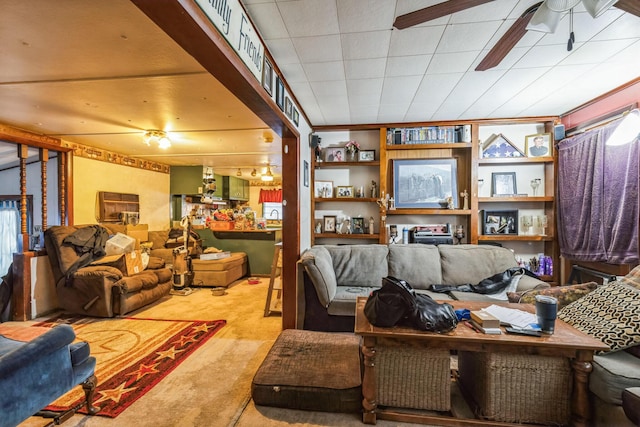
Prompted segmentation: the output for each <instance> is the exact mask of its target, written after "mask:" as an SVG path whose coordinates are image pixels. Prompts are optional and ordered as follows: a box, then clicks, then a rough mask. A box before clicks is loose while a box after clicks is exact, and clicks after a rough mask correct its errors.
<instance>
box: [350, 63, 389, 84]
mask: <svg viewBox="0 0 640 427" xmlns="http://www.w3.org/2000/svg"><path fill="white" fill-rule="evenodd" d="M386 64H387V60H386V58H372V59H354V60H350V61H344V69H345V70H344V71H345V75H346V77H347V80H353V79H371V78H376V77H384V70H385V66H386Z"/></svg>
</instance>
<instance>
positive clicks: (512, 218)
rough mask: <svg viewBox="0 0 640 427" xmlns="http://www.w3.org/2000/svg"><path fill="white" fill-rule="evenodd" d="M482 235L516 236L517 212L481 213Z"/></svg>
mask: <svg viewBox="0 0 640 427" xmlns="http://www.w3.org/2000/svg"><path fill="white" fill-rule="evenodd" d="M482 219H483V228H482V234H485V235H486V234H518V211H517V210H515V211H482Z"/></svg>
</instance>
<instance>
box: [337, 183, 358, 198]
mask: <svg viewBox="0 0 640 427" xmlns="http://www.w3.org/2000/svg"><path fill="white" fill-rule="evenodd" d="M336 197H354V195H353V185H338V186H337V187H336Z"/></svg>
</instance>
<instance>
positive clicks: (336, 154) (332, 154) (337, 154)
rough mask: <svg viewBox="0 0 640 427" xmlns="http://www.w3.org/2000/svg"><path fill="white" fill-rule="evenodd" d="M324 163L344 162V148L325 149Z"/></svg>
mask: <svg viewBox="0 0 640 427" xmlns="http://www.w3.org/2000/svg"><path fill="white" fill-rule="evenodd" d="M324 156H325V157H324V161H325V162H344V161H346V160H345V157H346V156H345V153H344V147H327V148H325V149H324Z"/></svg>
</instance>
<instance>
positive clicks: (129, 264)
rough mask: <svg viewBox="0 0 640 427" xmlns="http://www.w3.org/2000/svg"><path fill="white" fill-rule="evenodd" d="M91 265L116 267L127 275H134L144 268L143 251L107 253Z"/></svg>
mask: <svg viewBox="0 0 640 427" xmlns="http://www.w3.org/2000/svg"><path fill="white" fill-rule="evenodd" d="M91 265H106V266H110V267H115V268H117V269H118V270H120V271H121V272H122V274H124V275H125V276H133V275H134V274H137V273H140V272H141V271H142V270H144V266H143V264H142V253H141V252H140V251H139V250H136V251H132V252H127V253H126V254H116V255H107V256H105V257H103V258H100V259H99V260H97V261H94V262H92V263H91Z"/></svg>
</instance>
